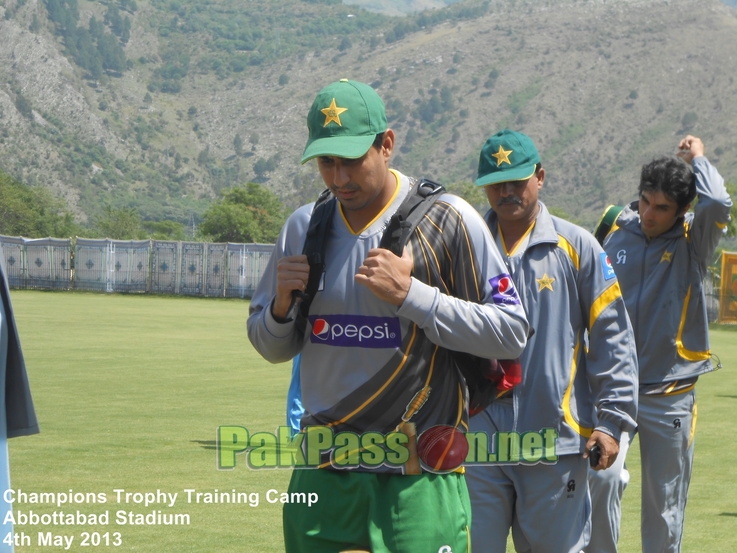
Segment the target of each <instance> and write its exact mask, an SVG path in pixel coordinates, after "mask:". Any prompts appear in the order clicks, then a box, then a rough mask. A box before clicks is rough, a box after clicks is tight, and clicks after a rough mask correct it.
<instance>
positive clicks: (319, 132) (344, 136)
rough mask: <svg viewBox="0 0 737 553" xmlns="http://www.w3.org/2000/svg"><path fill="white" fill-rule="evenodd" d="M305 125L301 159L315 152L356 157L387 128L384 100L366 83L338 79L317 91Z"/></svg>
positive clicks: (310, 157) (313, 155)
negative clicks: (306, 133)
mask: <svg viewBox="0 0 737 553" xmlns="http://www.w3.org/2000/svg"><path fill="white" fill-rule="evenodd" d="M307 129H308V130H309V132H310V136H309V138H308V139H307V145H306V146H305V151H304V152H303V153H302V163H305V162H307V161H309V160H311V159H312V158H314V157H318V156H335V157H344V158H348V159H357V158H359V157H361V156H363V155H364V154H365V153H366V152H368V149H369V148H370V147H371V144H373V143H374V139H375V138H376V135H377V134H379V133H382V132H384V131H385V130H386V129H387V122H386V112H385V111H384V102H383V101H382V99H381V98H380V97H379V95H378V94H377V93H376V91H375V90H374V89H373V88H371V87H370V86H369V85H367V84H363V83H359V82H356V81H349V80H348V79H341V80H340V81H338V82H337V83H332V84H330V85H328V86H326V87H325V88H323V89H322V90H321V91H320V92H318V93H317V97H316V98H315V101H314V102H312V107H311V108H310V112H309V113H308V114H307Z"/></svg>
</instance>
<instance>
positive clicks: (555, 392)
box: [466, 130, 637, 553]
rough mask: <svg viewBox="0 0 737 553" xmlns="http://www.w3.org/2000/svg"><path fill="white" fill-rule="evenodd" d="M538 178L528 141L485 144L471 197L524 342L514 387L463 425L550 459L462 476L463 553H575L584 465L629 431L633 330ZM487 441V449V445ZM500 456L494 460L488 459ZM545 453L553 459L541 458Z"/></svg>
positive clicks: (579, 541) (588, 249)
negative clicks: (481, 202) (468, 552)
mask: <svg viewBox="0 0 737 553" xmlns="http://www.w3.org/2000/svg"><path fill="white" fill-rule="evenodd" d="M544 181H545V169H543V168H542V166H541V165H540V156H539V154H538V152H537V148H536V147H535V144H534V143H533V141H532V140H531V139H530V137H528V136H527V135H524V134H522V133H519V132H514V131H510V130H503V131H500V132H499V133H497V134H495V135H493V136H491V137H490V138H489V139H488V140H487V141H486V144H484V147H483V149H482V150H481V156H480V159H479V170H478V179H477V180H476V185H477V186H483V187H484V190H485V192H486V195H487V197H488V199H489V204H490V206H491V209H490V210H489V211H488V212H487V213H486V215H485V217H484V219H485V220H486V222H487V224H488V226H489V229H490V230H491V233H492V234H493V236H494V238H495V240H496V243H497V246H498V247H499V251H500V252H502V255H503V256H504V259H505V261H506V263H507V267H508V268H509V272H510V273H511V275H512V278H513V279H514V281H515V286H516V287H517V289H518V290H519V292H520V296H521V299H522V304H523V305H524V307H525V309H526V310H527V317H528V320H529V321H530V325H531V326H532V328H534V329H535V334H534V335H533V336H532V337H531V338H530V339H529V340H528V342H527V347H526V348H525V350H524V352H523V353H522V357H521V359H520V361H521V364H522V383H521V384H519V385H518V386H517V387H516V388H514V389H513V390H511V391H510V392H509V393H507V394H505V395H503V396H501V397H500V398H499V399H497V400H496V401H495V402H494V403H492V404H491V405H490V406H489V407H488V408H487V409H486V410H485V411H483V412H482V413H480V414H478V415H476V416H474V417H473V418H472V419H471V430H472V431H473V432H483V433H486V434H487V435H488V436H489V443H490V444H491V443H494V444H495V446H496V448H497V450H501V449H502V448H511V447H512V446H508V445H506V442H507V441H508V440H510V438H511V439H517V438H515V437H516V436H519V440H520V442H521V444H522V445H523V446H524V443H525V442H526V441H530V440H531V439H534V437H535V436H536V435H540V434H545V435H554V436H556V440H555V451H554V455H552V456H551V455H547V454H546V455H545V456H537V460H535V458H534V457H533V460H530V459H524V458H523V459H519V460H518V461H517V462H510V463H507V464H504V465H496V466H470V467H467V472H466V475H467V476H466V477H467V480H468V487H469V492H470V494H471V503H472V506H473V527H472V539H473V544H474V548H476V549H477V550H480V551H483V552H485V553H504V551H506V543H507V535H508V534H509V530H510V528H511V530H512V537H513V539H514V543H515V546H516V549H517V551H525V552H527V553H547V552H553V551H554V552H555V553H579V552H580V551H581V549H582V548H583V547H584V546H585V545H586V543H587V542H588V538H589V528H590V524H589V514H590V502H589V494H588V489H587V480H586V476H587V467H588V465H589V461H588V460H587V459H588V458H589V456H590V455H591V452H592V448H594V447H595V446H596V448H598V449H599V450H600V452H601V457H600V459H599V460H598V461H595V463H594V464H595V468H596V469H597V470H603V469H606V468H607V467H609V466H610V465H611V464H612V463H613V462H614V460H615V459H616V457H617V453H618V442H619V438H620V434H621V433H622V432H625V431H628V430H630V431H631V430H632V429H633V428H634V424H635V422H634V419H635V416H636V411H637V396H636V392H637V385H636V382H637V361H636V359H635V349H634V344H633V340H632V329H631V327H630V324H629V320H628V318H627V312H626V309H625V306H624V301H623V300H622V297H621V294H620V290H619V285H618V283H617V278H616V276H615V275H614V272H613V271H612V268H611V266H610V265H609V263H608V261H607V259H606V254H604V252H603V250H602V249H601V246H599V244H598V243H597V242H596V240H595V239H594V237H593V236H591V234H590V233H589V232H587V231H585V230H584V229H582V228H580V227H578V226H576V225H574V224H572V223H569V222H567V221H564V220H562V219H560V218H558V217H555V216H553V215H550V213H549V212H548V210H547V208H546V207H545V205H544V204H543V203H542V202H540V201H539V199H538V194H539V191H540V190H541V189H542V187H543V183H544ZM494 436H496V438H494ZM497 453H499V451H497ZM551 453H552V452H551Z"/></svg>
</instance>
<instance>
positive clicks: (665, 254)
mask: <svg viewBox="0 0 737 553" xmlns="http://www.w3.org/2000/svg"><path fill="white" fill-rule="evenodd" d="M663 261H667V262H668V263H670V262H671V261H673V252H663V257H661V258H660V262H661V263H662V262H663Z"/></svg>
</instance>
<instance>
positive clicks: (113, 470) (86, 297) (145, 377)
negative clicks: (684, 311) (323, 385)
mask: <svg viewBox="0 0 737 553" xmlns="http://www.w3.org/2000/svg"><path fill="white" fill-rule="evenodd" d="M12 299H13V302H14V307H15V310H16V317H17V320H18V324H19V327H20V332H21V339H22V343H23V347H24V352H25V355H26V361H27V365H28V370H29V374H30V379H31V385H32V390H33V396H34V400H35V403H36V410H37V413H38V416H39V420H40V424H41V428H42V433H41V434H39V435H36V436H31V437H25V438H18V439H13V440H11V441H10V457H11V480H12V486H13V488H14V489H15V490H22V491H23V492H26V493H32V492H36V493H40V492H54V493H59V492H64V493H68V492H69V490H73V491H74V492H75V493H76V492H82V493H95V494H100V493H103V494H105V496H106V498H107V503H105V504H81V505H71V506H70V505H64V506H62V507H56V506H53V505H38V504H28V503H27V504H16V505H15V509H16V513H17V511H19V510H20V511H21V512H23V513H28V512H29V511H33V512H34V513H52V512H54V511H60V510H61V511H64V512H65V513H69V512H71V513H76V511H77V510H79V511H80V512H82V513H87V514H89V513H98V514H100V513H103V512H105V511H109V513H110V514H109V516H110V523H109V524H108V525H107V526H94V527H89V526H87V527H83V526H59V525H56V526H53V525H51V526H30V525H25V526H20V525H17V526H16V532H25V534H26V535H28V536H29V537H30V539H31V545H30V546H24V547H20V548H17V550H18V551H47V550H63V547H40V546H39V545H38V537H37V534H38V532H39V531H41V532H44V533H45V532H52V533H53V534H54V535H67V536H69V535H74V536H75V541H74V543H73V545H72V547H71V549H70V550H71V551H88V550H97V549H100V548H103V546H100V547H81V546H80V539H81V538H82V532H84V531H87V532H95V531H97V532H99V533H100V534H104V533H105V532H109V533H110V538H109V539H110V540H111V541H112V540H113V537H112V535H113V533H114V532H119V533H120V534H121V539H122V545H120V546H118V547H113V546H112V545H111V546H109V547H104V549H111V550H118V551H141V552H162V551H166V552H177V553H179V552H203V553H204V552H208V553H214V552H232V551H246V552H254V553H271V552H280V551H283V545H282V537H281V504H280V503H274V504H272V503H269V502H268V501H267V500H266V495H267V492H268V490H272V489H274V490H278V491H279V492H283V491H286V487H287V483H288V480H289V470H251V469H249V468H248V467H247V466H246V464H245V462H244V461H243V460H241V459H239V464H238V466H237V467H236V468H235V469H234V470H231V471H220V470H218V469H217V457H216V451H215V447H214V444H215V437H216V429H217V427H218V426H220V425H240V426H245V427H246V428H248V429H249V431H271V432H273V431H274V429H275V428H276V427H277V426H278V425H281V424H283V420H284V400H285V396H286V389H287V386H288V382H289V376H290V370H289V365H270V364H269V363H267V362H265V361H263V360H262V359H261V358H260V357H259V356H258V354H256V353H255V352H254V350H253V349H252V348H251V346H250V343H249V342H248V338H247V337H246V317H247V312H248V309H247V307H248V305H247V303H246V302H243V301H238V300H214V299H198V298H170V297H156V296H124V295H102V294H84V293H52V292H34V291H13V293H12ZM712 349H713V350H714V351H715V352H716V353H717V354H718V355H719V357H720V358H721V361H722V363H723V365H724V369H722V370H721V371H718V372H716V373H714V374H711V375H708V376H705V377H704V378H702V380H701V381H700V383H699V386H698V417H699V418H698V426H697V435H696V444H697V445H696V460H695V467H694V476H693V480H692V484H691V491H690V497H689V504H688V510H687V515H686V530H685V539H684V548H683V551H684V552H693V553H696V552H698V553H701V552H706V551H710V552H711V551H714V552H731V551H735V550H737V535H736V530H737V527H736V524H737V483H735V480H734V475H735V471H734V470H733V468H732V467H733V465H734V462H735V459H736V458H737V445H735V443H734V442H733V441H732V439H733V434H734V432H733V431H732V423H733V421H732V418H731V413H732V412H733V411H734V410H735V407H736V406H737V373H736V372H735V370H734V367H735V366H736V364H737V334H735V333H734V332H731V331H730V330H725V329H718V330H714V331H713V332H712ZM241 457H242V456H241ZM628 466H629V468H630V472H631V475H632V479H631V483H630V486H629V488H628V489H627V492H626V493H625V501H624V507H623V511H624V520H623V526H622V537H621V540H620V551H621V552H624V553H629V552H636V551H640V546H639V485H640V471H639V455H638V447H637V441H635V443H634V445H633V447H632V448H631V449H630V455H629V457H628ZM116 489H121V490H125V492H130V493H146V492H153V493H156V491H157V490H161V491H162V492H166V493H177V494H178V497H177V501H176V503H175V505H174V507H167V506H165V505H162V504H155V505H149V506H148V507H146V506H144V505H143V504H133V503H129V504H125V503H122V504H119V503H117V502H116V494H115V492H113V490H116ZM186 489H193V490H196V491H197V492H210V493H212V492H214V491H215V490H216V489H217V490H219V491H221V492H222V491H230V490H233V489H236V490H237V491H239V492H249V493H254V492H255V493H257V494H258V495H259V500H260V501H259V504H258V506H253V507H252V506H249V505H248V504H245V505H244V504H240V505H233V504H231V505H227V504H204V503H199V504H197V503H187V497H186V494H185V492H184V490H186ZM203 497H204V496H203ZM122 499H124V496H123V497H122ZM321 500H323V498H321ZM117 511H125V512H126V513H127V512H130V511H132V512H134V513H141V514H149V513H151V512H152V511H162V512H163V513H166V514H170V513H177V514H188V515H189V517H190V524H189V525H186V526H185V525H178V526H173V525H171V526H167V525H129V524H126V525H118V524H116V523H115V517H116V512H117ZM103 543H104V542H103ZM477 551H483V549H478V548H477ZM509 551H512V549H511V548H510V549H509ZM418 553H419V552H418Z"/></svg>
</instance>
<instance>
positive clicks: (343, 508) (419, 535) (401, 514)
mask: <svg viewBox="0 0 737 553" xmlns="http://www.w3.org/2000/svg"><path fill="white" fill-rule="evenodd" d="M289 493H290V497H292V495H291V494H293V493H294V494H299V493H302V494H305V495H304V496H301V497H306V496H307V494H309V493H316V494H317V498H318V500H317V502H316V503H313V504H312V506H309V505H308V504H307V503H305V502H301V503H297V502H294V503H285V504H284V513H283V516H284V543H285V546H286V552H287V553H315V552H320V553H338V552H340V551H348V550H354V549H359V550H360V549H363V550H367V551H371V553H417V552H418V551H423V552H428V553H436V552H437V553H470V551H471V538H470V533H469V528H470V527H471V503H470V500H469V497H468V489H467V488H466V480H465V478H464V476H463V475H462V474H459V473H450V474H429V473H424V474H422V475H418V476H405V475H399V474H375V473H371V472H347V471H346V472H340V471H334V470H295V471H294V472H293V473H292V480H291V482H290V483H289ZM294 497H300V496H298V495H295V496H294ZM312 497H314V496H312Z"/></svg>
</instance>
